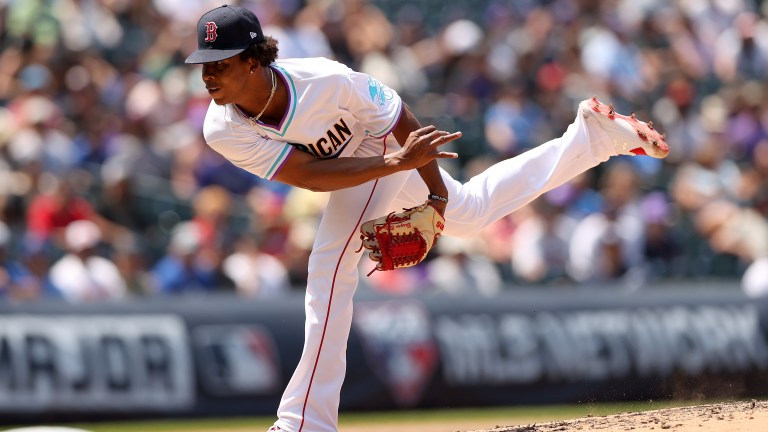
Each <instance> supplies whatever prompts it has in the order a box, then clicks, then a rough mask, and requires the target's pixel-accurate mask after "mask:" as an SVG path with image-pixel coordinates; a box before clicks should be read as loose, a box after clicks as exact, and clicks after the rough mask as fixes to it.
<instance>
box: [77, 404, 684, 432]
mask: <svg viewBox="0 0 768 432" xmlns="http://www.w3.org/2000/svg"><path fill="white" fill-rule="evenodd" d="M694 404H695V403H694V402H668V401H663V402H632V403H600V404H594V403H584V404H579V405H550V406H516V407H503V408H498V407H497V408H457V409H434V410H419V411H386V412H355V413H343V414H342V415H341V417H340V419H339V423H340V425H341V429H342V430H343V429H344V428H345V427H354V426H364V425H371V424H377V425H388V424H391V425H398V424H409V425H413V424H429V423H435V422H450V421H451V420H456V421H459V420H461V421H464V422H466V421H468V420H477V422H478V424H482V423H483V422H485V423H487V422H490V421H497V420H499V419H503V420H504V422H505V423H506V424H520V423H530V422H544V421H550V420H563V419H571V418H579V417H585V416H588V415H591V416H605V415H610V414H618V413H622V412H637V411H648V410H655V409H662V408H668V407H672V406H684V405H694ZM273 421H274V417H272V416H270V417H247V418H227V419H220V418H214V419H184V420H157V421H123V422H104V423H80V424H73V425H68V426H70V427H75V428H82V429H85V430H88V431H92V432H245V431H248V432H254V431H255V432H262V431H266V429H267V428H268V427H269V426H271V425H272V422H273Z"/></svg>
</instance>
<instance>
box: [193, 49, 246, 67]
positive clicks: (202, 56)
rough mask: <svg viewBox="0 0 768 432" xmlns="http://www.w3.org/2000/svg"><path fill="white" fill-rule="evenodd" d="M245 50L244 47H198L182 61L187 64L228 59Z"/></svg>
mask: <svg viewBox="0 0 768 432" xmlns="http://www.w3.org/2000/svg"><path fill="white" fill-rule="evenodd" d="M243 51H245V48H238V49H229V50H215V49H199V50H197V51H195V52H193V53H192V54H190V55H189V57H187V59H186V60H184V63H187V64H199V63H210V62H215V61H219V60H224V59H228V58H230V57H234V56H236V55H238V54H240V53H241V52H243Z"/></svg>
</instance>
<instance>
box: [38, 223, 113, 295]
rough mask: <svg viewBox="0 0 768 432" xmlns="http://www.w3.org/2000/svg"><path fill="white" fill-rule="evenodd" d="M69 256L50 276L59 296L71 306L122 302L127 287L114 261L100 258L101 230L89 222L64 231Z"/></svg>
mask: <svg viewBox="0 0 768 432" xmlns="http://www.w3.org/2000/svg"><path fill="white" fill-rule="evenodd" d="M64 240H65V245H66V251H67V253H66V254H65V255H64V256H62V257H61V258H60V259H59V260H58V261H56V262H55V263H54V264H53V265H52V266H51V270H50V272H49V273H48V281H49V283H50V284H51V286H52V287H53V289H54V290H55V292H56V293H57V294H58V295H59V296H61V297H62V298H64V299H65V300H67V301H68V302H71V303H89V302H97V301H106V300H119V299H122V298H124V297H125V296H126V294H127V287H126V284H125V280H124V279H123V277H122V276H121V275H120V271H119V270H118V268H117V266H116V265H115V263H114V262H112V260H111V259H109V258H107V257H106V256H104V255H102V254H100V253H99V252H98V250H97V247H98V246H99V245H100V242H101V230H100V229H99V226H98V225H96V224H95V223H94V222H91V221H89V220H78V221H74V222H71V223H69V224H68V225H67V226H66V228H65V231H64Z"/></svg>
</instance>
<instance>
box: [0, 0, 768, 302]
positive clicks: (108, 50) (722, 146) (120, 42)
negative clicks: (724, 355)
mask: <svg viewBox="0 0 768 432" xmlns="http://www.w3.org/2000/svg"><path fill="white" fill-rule="evenodd" d="M221 3H222V2H221V0H218V1H215V2H213V1H208V0H0V16H1V17H2V19H0V47H1V48H0V50H1V51H0V297H2V298H4V299H6V300H7V301H26V300H34V299H40V298H60V299H64V300H66V301H71V302H89V301H100V300H102V301H103V300H113V299H122V298H126V297H131V296H153V295H182V294H186V295H204V294H205V293H209V292H214V291H215V292H227V291H229V292H233V293H236V294H238V295H242V296H275V295H280V294H281V293H286V292H289V291H291V290H292V289H293V290H295V289H302V288H303V286H304V284H305V282H306V277H307V275H306V267H307V258H308V255H309V251H310V249H311V245H312V242H313V240H314V235H315V231H314V230H315V227H316V226H317V221H318V218H319V216H320V215H321V214H322V211H323V208H324V205H325V202H326V198H327V196H326V195H324V194H320V193H311V192H307V191H303V190H298V189H293V188H289V187H286V186H284V185H280V184H278V183H270V182H266V181H263V180H261V179H259V178H257V177H255V176H252V175H250V174H248V173H246V172H244V171H242V170H239V169H237V168H234V167H232V166H231V165H230V164H229V163H228V162H226V161H225V160H223V159H222V158H221V157H220V156H219V155H217V154H216V153H214V152H213V151H211V150H210V149H209V148H207V146H206V145H205V143H204V141H203V140H202V133H201V129H202V121H203V117H204V114H205V111H206V108H207V106H208V104H209V101H210V99H209V97H208V95H207V93H206V92H205V89H204V87H203V85H202V80H201V78H200V73H201V70H200V67H199V66H196V67H191V66H188V65H184V64H183V60H184V58H185V57H186V56H187V55H188V53H190V52H191V51H193V50H194V49H195V44H196V38H195V34H194V30H195V24H196V22H197V19H198V17H199V16H200V15H201V14H202V13H203V12H205V11H207V10H209V9H211V8H213V7H216V6H219V5H220V4H221ZM234 3H239V4H241V5H243V6H245V7H248V8H250V9H252V10H253V11H254V12H256V14H257V15H258V16H259V18H260V20H261V22H262V25H263V26H264V32H265V34H268V35H272V36H274V37H276V38H277V39H278V41H279V49H280V53H279V56H280V57H282V58H288V57H311V56H325V57H329V58H333V59H336V60H338V61H340V62H343V63H346V64H348V65H349V66H351V67H353V68H355V69H357V70H360V71H362V72H365V73H368V74H370V75H372V76H374V77H376V78H378V79H380V80H381V81H383V82H384V83H386V84H388V85H389V86H391V87H392V88H394V89H395V90H397V91H398V92H399V93H400V94H401V95H402V97H403V99H404V100H405V101H406V102H407V103H408V104H409V105H410V106H411V108H412V109H413V110H414V112H415V113H416V114H417V116H418V117H419V118H420V119H421V121H422V123H423V124H435V125H437V126H438V127H440V128H443V129H446V130H461V131H462V132H463V133H464V137H463V138H462V139H461V140H460V141H459V142H458V143H454V144H453V147H452V148H453V150H455V151H457V152H458V153H459V154H460V155H461V157H460V158H459V159H458V160H455V161H441V164H442V166H443V167H444V168H445V169H447V170H449V171H451V173H452V174H453V175H454V176H455V177H456V178H458V179H463V180H466V179H468V178H470V177H472V175H473V174H474V173H477V172H479V171H481V170H483V169H484V168H485V167H487V166H489V165H490V164H493V163H494V162H496V161H498V160H501V159H504V158H509V157H514V156H515V155H517V154H520V153H521V152H524V151H526V150H528V149H530V148H532V147H535V146H537V145H539V144H541V143H543V142H546V141H548V140H550V139H552V138H555V137H558V136H560V135H561V134H562V133H563V132H564V131H565V129H566V127H567V126H568V124H570V123H571V122H572V121H573V118H574V116H575V110H576V106H577V104H578V102H579V101H580V100H582V99H586V98H589V97H592V96H598V97H599V98H600V99H601V100H602V101H606V102H612V103H613V104H614V105H615V107H616V109H617V110H618V111H619V112H630V111H634V112H636V113H637V116H638V117H639V118H642V119H649V118H652V119H654V120H655V125H656V128H657V129H661V130H663V131H665V132H666V136H667V141H668V142H669V144H670V147H671V148H672V153H671V155H670V157H669V158H668V159H666V160H664V161H659V160H655V159H651V158H641V157H637V158H634V157H618V158H613V159H612V160H611V161H609V162H608V163H606V164H603V165H601V166H599V167H598V168H596V169H593V170H591V171H589V172H587V173H585V174H583V175H582V176H580V177H578V178H576V179H574V180H573V181H571V182H569V183H568V184H566V185H563V186H561V187H559V188H557V189H555V190H553V191H551V192H549V193H547V194H545V195H544V196H542V197H541V198H539V199H538V200H536V201H535V202H534V203H533V204H531V205H529V206H527V207H525V208H523V209H521V210H519V211H517V212H515V213H514V214H512V215H510V216H508V217H506V218H504V219H502V220H500V221H499V222H497V223H495V224H494V225H492V226H491V227H490V228H489V229H488V230H486V232H485V233H484V235H482V236H480V237H479V238H475V239H472V240H458V239H452V238H443V239H441V240H440V242H438V246H437V248H436V250H435V251H433V252H432V253H431V254H430V257H429V259H428V261H427V262H425V263H423V264H422V265H420V266H417V267H415V268H412V269H407V270H400V271H396V272H384V273H382V272H376V273H374V274H373V275H371V277H369V278H366V277H363V278H362V286H361V287H362V289H372V290H377V291H384V292H390V293H406V294H407V293H423V292H446V293H456V294H460V293H463V292H468V291H474V292H479V293H481V294H483V295H489V296H490V295H494V294H496V293H498V292H500V291H503V290H509V289H514V287H515V286H520V285H537V286H569V287H578V286H590V287H594V286H603V285H604V286H610V287H620V288H621V289H626V290H633V289H638V288H642V287H644V286H649V285H652V284H654V283H656V282H659V281H670V280H671V281H674V280H705V279H706V280H710V279H721V278H722V279H727V280H738V281H740V282H741V284H742V286H743V287H744V289H745V290H746V291H747V292H748V293H749V294H751V295H760V294H762V293H764V292H766V291H768V81H766V79H765V78H766V76H768V19H766V17H768V3H763V2H762V1H748V0H728V1H724V0H678V1H673V2H669V1H666V0H614V1H599V0H524V1H523V0H462V1H450V2H446V1H443V0H271V1H270V0H261V1H259V0H250V1H241V2H234ZM361 266H362V269H363V270H365V271H364V272H363V274H365V273H367V272H368V270H370V268H372V263H370V262H368V261H367V260H362V263H361Z"/></svg>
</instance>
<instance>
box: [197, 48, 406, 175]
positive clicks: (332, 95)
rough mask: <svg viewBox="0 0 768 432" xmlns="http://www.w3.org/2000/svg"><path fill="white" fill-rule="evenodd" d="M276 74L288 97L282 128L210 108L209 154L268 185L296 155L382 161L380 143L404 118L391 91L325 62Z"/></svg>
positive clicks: (291, 65)
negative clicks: (295, 151) (212, 152)
mask: <svg viewBox="0 0 768 432" xmlns="http://www.w3.org/2000/svg"><path fill="white" fill-rule="evenodd" d="M272 70H273V71H274V72H276V73H277V76H278V77H279V78H280V79H281V80H282V81H283V83H284V84H285V87H286V88H287V89H288V110H287V111H286V113H285V115H284V116H283V119H282V120H281V121H280V124H279V125H269V124H265V123H263V122H261V121H253V120H251V119H250V118H249V117H248V116H246V115H245V114H244V113H243V112H242V111H241V110H240V109H238V108H237V107H236V106H235V105H233V104H228V105H224V106H219V105H216V104H215V103H214V102H211V106H210V107H209V108H208V114H207V115H206V118H205V125H204V127H203V133H204V135H205V139H206V141H207V142H208V145H209V146H211V148H213V149H214V150H216V151H217V152H219V153H221V154H222V155H223V156H224V157H226V158H227V159H229V160H230V161H232V162H233V163H234V164H235V165H237V166H239V167H240V168H243V169H245V170H247V171H249V172H251V173H253V174H255V175H257V176H259V177H262V178H265V179H272V178H273V177H274V176H275V173H277V171H278V170H279V169H280V167H281V166H282V164H283V163H284V162H285V160H286V159H287V158H288V156H289V155H290V153H291V152H292V151H293V150H294V149H298V150H301V151H305V152H308V153H310V154H312V155H314V156H316V157H318V158H321V159H326V158H335V157H348V156H352V155H353V154H356V155H358V156H374V155H380V154H381V142H380V138H381V137H383V136H386V135H387V134H389V132H390V131H391V130H392V128H394V126H395V124H397V120H398V119H399V117H400V113H401V110H402V101H401V99H400V97H399V96H398V95H397V93H395V92H394V91H393V90H392V89H390V88H389V87H387V86H385V85H383V84H381V83H380V82H379V81H377V80H375V79H373V78H371V77H370V76H368V75H365V74H362V73H358V72H355V71H353V70H352V69H350V68H348V67H347V66H345V65H343V64H341V63H338V62H335V61H332V60H328V59H324V58H314V59H292V60H281V61H278V62H276V63H274V64H273V65H272Z"/></svg>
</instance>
